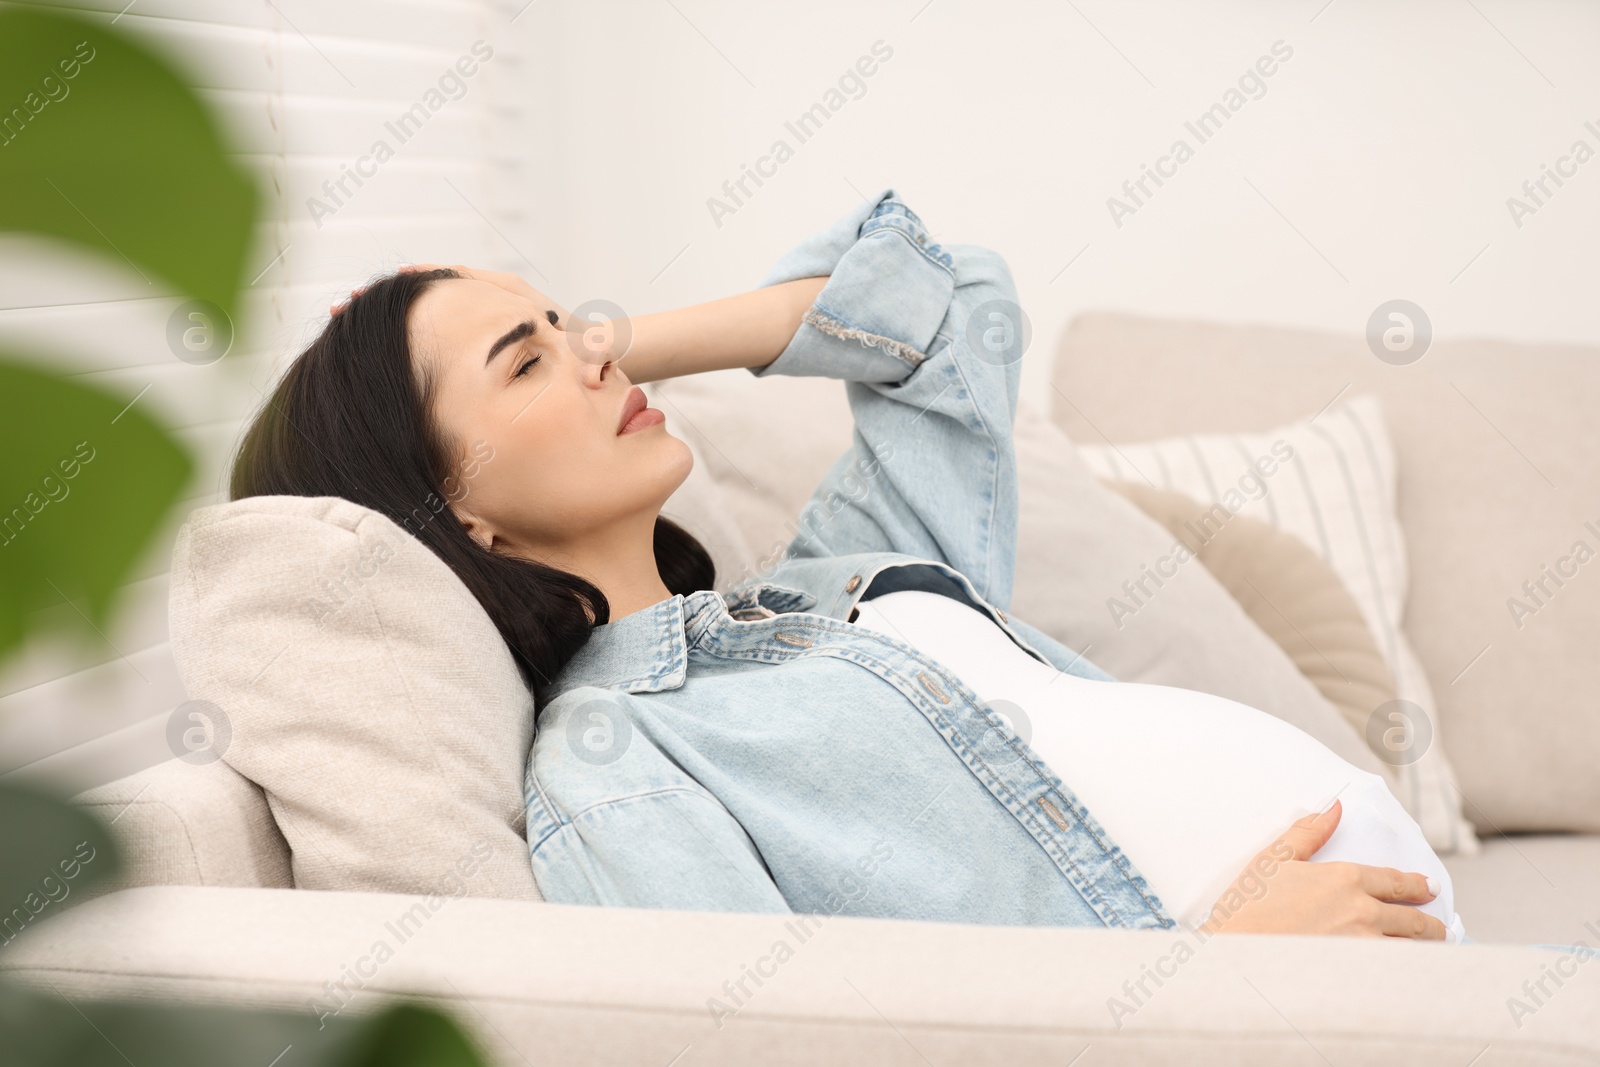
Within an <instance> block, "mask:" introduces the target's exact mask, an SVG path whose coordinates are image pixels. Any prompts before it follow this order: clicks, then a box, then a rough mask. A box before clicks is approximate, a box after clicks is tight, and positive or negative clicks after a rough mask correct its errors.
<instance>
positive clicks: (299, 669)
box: [169, 496, 539, 900]
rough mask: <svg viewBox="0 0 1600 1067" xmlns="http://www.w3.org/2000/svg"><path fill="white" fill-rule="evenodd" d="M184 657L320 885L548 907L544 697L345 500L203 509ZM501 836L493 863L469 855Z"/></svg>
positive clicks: (299, 877)
mask: <svg viewBox="0 0 1600 1067" xmlns="http://www.w3.org/2000/svg"><path fill="white" fill-rule="evenodd" d="M169 613H170V625H171V631H172V652H173V656H174V657H175V658H176V660H177V663H178V669H179V671H180V673H181V675H182V678H183V683H184V687H185V689H186V690H187V692H188V695H189V697H190V698H191V699H192V700H197V701H206V702H209V703H210V704H211V705H213V711H212V712H211V714H212V715H213V717H215V718H216V719H217V720H218V721H219V722H221V723H223V724H225V732H219V734H218V735H217V736H218V740H217V743H216V747H215V751H216V752H217V754H218V755H219V756H220V758H221V759H223V760H225V761H226V762H227V763H228V764H229V766H231V767H233V768H234V769H235V770H237V771H238V772H239V773H240V774H242V775H244V776H245V777H246V778H248V779H250V780H251V781H253V782H255V783H257V784H258V785H260V786H261V787H262V789H264V790H265V792H266V797H267V802H268V804H269V805H270V806H271V809H272V814H273V817H274V819H275V821H276V822H277V824H278V827H279V828H280V830H281V831H282V833H283V836H284V837H285V838H286V839H287V840H288V842H289V845H290V847H291V850H292V854H293V862H292V867H293V872H294V884H295V885H296V886H299V887H301V888H306V889H372V890H386V891H390V892H407V893H420V892H433V891H436V890H437V889H438V888H439V887H440V885H441V884H442V883H444V882H447V881H450V880H452V879H454V878H455V877H459V876H460V875H459V873H458V864H462V865H465V866H470V867H472V871H473V875H472V877H471V878H470V879H469V882H468V884H469V886H470V887H471V891H472V892H474V893H477V894H480V895H483V896H498V897H511V898H514V899H519V900H537V899H539V897H538V889H537V888H536V887H535V885H534V881H533V870H532V866H531V865H530V863H529V862H528V855H527V847H526V844H525V842H524V840H523V836H522V830H523V825H524V824H523V814H522V772H523V766H524V761H525V760H526V758H527V754H528V750H529V747H530V745H531V742H532V734H533V697H532V694H531V693H529V691H528V689H527V687H526V686H525V685H524V684H523V682H522V678H521V676H520V674H519V673H518V671H517V668H516V665H515V664H514V663H513V662H512V658H511V652H510V649H509V648H508V647H507V646H506V644H505V642H504V641H503V640H502V639H501V637H500V634H499V632H498V631H497V630H496V629H495V627H494V624H493V623H492V622H491V621H490V620H489V617H488V615H486V614H485V613H484V611H483V609H482V608H480V607H479V606H478V603H477V601H476V600H475V599H474V598H473V597H472V595H471V594H470V593H469V592H468V591H467V589H466V587H465V586H464V585H462V584H461V582H460V581H459V580H458V579H457V578H456V576H455V575H454V574H453V573H452V572H451V571H450V569H449V568H448V567H446V566H445V565H444V563H443V562H442V561H440V560H439V559H438V557H436V556H434V555H433V553H432V552H430V551H429V550H428V549H427V548H426V547H424V546H423V545H422V543H421V542H420V541H417V540H416V539H415V538H413V537H412V536H411V535H409V534H408V533H406V532H405V531H404V530H402V529H401V528H400V527H399V526H397V525H395V524H394V523H393V522H390V521H389V520H388V519H387V518H385V517H384V516H382V515H380V514H378V513H377V512H375V511H372V510H370V509H368V508H364V507H360V506H358V505H356V504H352V503H350V502H349V501H347V500H342V499H339V498H336V497H293V496H264V497H251V498H246V499H244V500H238V501H234V502H231V503H227V504H220V505H216V506H213V507H206V508H201V509H199V510H197V511H195V512H194V513H193V514H191V515H190V517H189V520H188V521H187V522H186V523H185V524H184V526H183V527H182V529H181V530H180V531H179V533H178V538H177V543H176V546H175V548H174V550H173V565H172V587H171V594H170V612H169ZM480 838H482V839H485V840H487V841H488V842H489V844H490V852H491V854H490V855H489V857H488V858H487V859H486V860H484V861H483V862H481V863H474V862H473V861H474V857H473V856H472V855H471V853H470V851H469V848H470V845H471V843H472V842H474V841H476V840H478V839H480Z"/></svg>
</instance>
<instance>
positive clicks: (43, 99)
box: [0, 8, 482, 1067]
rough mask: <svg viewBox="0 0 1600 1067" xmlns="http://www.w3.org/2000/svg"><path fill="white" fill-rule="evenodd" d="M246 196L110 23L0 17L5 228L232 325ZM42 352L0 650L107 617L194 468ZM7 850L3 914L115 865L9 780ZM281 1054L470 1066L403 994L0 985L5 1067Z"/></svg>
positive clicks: (9, 359)
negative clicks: (315, 1009)
mask: <svg viewBox="0 0 1600 1067" xmlns="http://www.w3.org/2000/svg"><path fill="white" fill-rule="evenodd" d="M259 200H260V196H259V193H258V191H257V189H256V186H255V183H254V181H253V180H252V178H251V177H250V175H249V174H248V173H246V172H245V171H243V170H241V169H240V168H239V167H238V166H237V165H236V164H235V163H234V162H233V161H232V160H231V159H230V157H229V156H228V154H227V151H226V145H225V143H224V139H223V137H222V134H221V131H220V130H219V129H218V126H217V124H216V123H215V121H214V120H213V119H212V117H211V116H210V115H209V114H208V113H207V111H206V109H205V107H204V106H203V105H202V102H201V101H200V99H199V98H198V97H197V96H196V95H195V93H194V92H193V91H192V90H191V89H190V88H189V87H188V86H187V85H186V84H185V83H184V81H183V80H182V78H181V77H179V76H178V75H177V74H176V73H175V72H174V71H173V70H172V69H171V68H170V67H169V66H168V64H167V63H166V61H164V60H163V59H161V58H160V57H158V56H157V55H155V54H154V53H152V52H151V51H149V50H148V49H146V48H145V47H143V46H142V45H140V44H139V43H138V42H137V41H136V40H135V39H133V38H132V37H130V36H128V35H126V34H124V33H122V32H120V31H118V30H117V29H116V28H115V27H114V26H112V25H109V24H107V23H106V22H105V21H104V20H96V21H90V20H88V19H85V18H80V17H77V16H74V15H71V14H67V13H63V12H57V11H49V10H42V9H32V10H30V9H18V8H8V9H6V10H3V11H0V232H4V231H12V232H18V233H28V234H32V235H35V236H41V237H46V238H51V239H55V240H59V241H64V242H68V243H70V244H72V245H75V246H77V247H78V248H79V249H81V250H86V251H88V252H90V253H95V254H99V255H103V256H106V257H109V258H111V259H113V260H115V261H119V262H124V263H126V264H127V265H128V266H129V267H131V268H132V269H133V270H134V271H136V272H138V273H139V274H140V275H142V276H143V277H145V278H147V279H148V280H150V281H151V282H152V284H155V283H160V284H162V285H163V286H165V287H167V288H168V289H169V290H173V291H176V292H179V293H182V294H186V295H187V296H189V297H191V298H193V299H195V300H199V301H204V302H205V304H206V305H207V307H208V308H209V310H210V312H211V314H213V315H214V316H216V317H217V318H219V319H220V320H222V321H223V322H224V323H226V325H227V326H228V328H229V329H230V330H231V328H232V322H233V320H234V318H236V317H237V316H238V315H239V314H240V304H239V299H240V290H241V280H242V278H243V273H244V265H245V262H246V257H247V255H248V254H249V251H250V246H251V240H252V236H253V228H254V225H255V221H256V215H257V211H258V207H259ZM51 355H52V354H51V353H47V352H46V353H38V352H29V353H23V352H9V351H4V350H0V455H4V457H5V459H4V464H3V466H0V662H3V661H4V659H5V658H6V657H7V656H8V655H10V654H11V653H13V652H14V651H15V650H16V649H17V648H18V647H19V646H21V645H22V643H23V642H24V641H26V640H27V639H28V638H29V637H30V636H31V632H32V631H33V630H36V629H38V627H39V626H40V623H39V621H38V620H40V619H41V618H42V617H43V616H41V614H40V609H42V608H44V607H46V606H49V605H52V604H59V603H60V601H61V600H62V599H63V598H67V599H68V600H70V601H71V602H72V603H73V604H74V606H76V605H77V604H78V603H79V602H80V601H81V602H82V604H83V605H84V608H83V610H82V611H81V613H79V612H74V613H73V614H72V616H71V617H72V618H74V619H77V618H80V617H81V623H82V625H80V626H79V628H78V633H79V635H80V636H81V635H86V634H88V633H90V632H91V631H92V630H98V629H99V628H103V627H104V625H105V624H106V623H107V622H108V620H109V619H110V617H111V616H112V614H113V612H114V610H115V607H116V605H115V595H116V592H117V590H118V588H119V587H120V585H121V584H122V582H123V580H124V578H125V577H126V575H127V574H128V571H129V568H130V567H131V566H132V565H133V564H134V562H135V561H136V560H137V558H138V556H139V554H140V553H141V552H142V551H144V550H145V549H146V547H147V546H148V544H149V543H150V541H151V539H152V537H153V536H154V534H155V532H156V530H157V529H158V528H159V526H160V524H161V522H162V520H163V519H164V518H165V517H166V516H167V514H168V513H169V512H170V511H171V509H172V508H173V506H174V504H175V503H176V502H177V501H178V500H179V498H180V494H181V493H182V491H183V489H184V488H185V485H186V484H187V482H188V481H189V479H190V477H191V476H192V473H193V470H194V463H193V461H192V460H191V459H190V457H189V456H188V455H187V454H186V453H185V451H184V449H183V448H182V447H181V445H180V444H179V443H178V442H177V441H176V440H175V439H174V437H173V436H172V434H171V433H169V432H168V431H167V430H166V429H165V428H164V427H163V426H161V425H160V424H159V423H158V422H157V421H156V420H155V419H153V418H151V417H150V416H148V415H147V414H145V413H144V412H143V411H142V410H140V409H139V408H138V406H137V405H135V404H132V399H133V398H130V397H126V396H120V395H116V394H114V393H111V392H108V391H106V390H103V389H99V388H95V387H92V386H90V385H86V384H84V383H83V382H81V381H78V380H74V379H72V378H68V377H64V376H62V375H61V374H60V373H58V372H57V368H56V367H55V366H54V365H53V360H52V358H51ZM68 482H70V490H69V491H66V492H59V495H58V491H59V490H60V488H61V487H62V486H64V485H65V484H66V483H68ZM0 846H3V850H4V862H3V864H0V920H4V919H5V918H7V917H12V918H13V920H14V921H13V925H14V926H16V925H20V926H23V927H26V926H28V925H31V924H32V922H33V916H34V915H36V914H40V913H42V912H43V911H44V909H45V907H46V904H45V903H44V902H45V901H47V900H48V898H49V897H50V896H51V894H52V890H51V889H50V886H51V885H56V886H59V885H60V883H61V882H62V880H63V879H69V880H71V882H72V891H73V892H77V893H83V892H84V891H85V890H89V891H91V892H92V890H93V888H94V886H95V885H96V884H100V885H104V884H106V883H107V880H108V879H110V878H111V877H113V876H114V875H115V873H116V870H117V866H118V861H117V858H116V849H115V846H114V844H113V841H112V839H111V836H110V834H109V832H108V831H107V829H106V827H104V826H102V825H100V824H99V823H98V822H97V821H96V820H95V819H93V818H92V817H90V816H89V815H88V814H86V813H85V812H84V811H82V810H81V809H78V808H74V807H71V806H69V805H68V804H67V803H65V800H64V798H61V797H57V796H52V795H49V794H48V793H45V792H41V791H35V790H27V789H21V788H18V787H15V786H4V787H0ZM86 856H87V857H89V858H88V859H85V857H86ZM69 870H70V873H68V872H69ZM19 909H20V910H19ZM39 921H41V922H42V921H44V917H41V919H40V920H39ZM0 936H3V937H4V939H5V940H6V941H9V940H10V936H11V935H10V933H9V932H8V933H7V934H5V935H0ZM19 936H25V931H24V934H23V935H19ZM3 951H4V947H3V946H0V952H3ZM289 1046H292V1047H293V1048H295V1049H296V1055H295V1057H294V1059H293V1062H294V1063H297V1064H306V1063H313V1064H327V1065H333V1064H339V1065H363V1067H364V1065H367V1064H373V1065H377V1064H386V1065H387V1064H398V1065H406V1064H419V1065H420V1064H439V1065H458V1064H459V1065H462V1067H468V1065H475V1064H479V1063H481V1062H482V1061H481V1060H480V1058H479V1056H478V1054H477V1053H476V1052H475V1051H474V1050H473V1049H472V1047H471V1046H470V1045H469V1044H468V1042H467V1040H466V1038H465V1036H464V1035H463V1034H462V1033H461V1031H460V1030H459V1029H458V1028H457V1027H456V1026H455V1025H454V1024H453V1023H452V1022H450V1021H449V1020H448V1019H447V1018H446V1017H445V1016H443V1015H440V1014H438V1013H437V1012H434V1011H432V1010H428V1009H423V1008H418V1007H412V1006H402V1007H397V1008H392V1009H390V1010H389V1011H387V1012H384V1013H382V1014H379V1015H375V1016H370V1017H367V1018H348V1019H347V1018H334V1019H330V1020H328V1021H327V1024H326V1027H325V1028H321V1023H320V1021H319V1020H318V1019H317V1018H316V1017H315V1016H314V1015H313V1014H312V1013H310V1012H309V1011H306V1012H299V1013H288V1012H262V1011H246V1010H236V1009H224V1008H216V1007H195V1006H182V1005H175V1004H164V1005H155V1004H151V1003H148V1002H142V1001H141V1002H111V1001H99V1002H78V1001H68V1000H67V998H66V997H65V996H64V995H62V994H60V993H59V992H50V993H46V992H43V991H41V990H37V989H32V988H25V987H23V986H20V985H17V984H15V983H9V982H8V983H4V984H0V1048H3V1049H4V1050H5V1054H6V1062H7V1063H16V1064H27V1065H30V1067H31V1065H37V1067H44V1065H52V1067H53V1065H58V1064H59V1065H66V1064H71V1065H74V1067H78V1065H89V1064H100V1063H105V1064H113V1063H115V1064H123V1063H127V1062H129V1060H130V1059H131V1061H132V1062H134V1063H164V1064H180V1065H182V1064H202V1063H206V1064H209V1063H219V1062H231V1063H262V1064H265V1063H269V1062H272V1061H274V1060H275V1059H276V1058H277V1057H278V1056H279V1055H280V1054H281V1053H282V1052H283V1051H284V1050H285V1049H286V1047H289Z"/></svg>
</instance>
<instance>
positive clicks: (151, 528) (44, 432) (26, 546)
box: [0, 149, 193, 658]
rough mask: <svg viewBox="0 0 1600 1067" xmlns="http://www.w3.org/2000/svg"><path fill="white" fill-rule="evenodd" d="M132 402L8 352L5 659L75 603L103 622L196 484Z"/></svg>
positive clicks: (183, 458)
mask: <svg viewBox="0 0 1600 1067" xmlns="http://www.w3.org/2000/svg"><path fill="white" fill-rule="evenodd" d="M3 151H4V149H0V152H3ZM129 399H130V398H128V397H124V396H119V395H116V394H113V393H109V392H106V391H104V390H101V389H97V388H92V387H90V386H87V385H84V384H82V383H80V382H75V381H71V380H67V379H62V378H59V377H55V376H52V375H48V374H45V373H43V372H42V371H39V370H36V369H33V368H31V367H27V366H19V365H16V364H15V363H14V362H13V361H12V359H11V358H10V357H9V355H8V354H7V353H5V352H0V455H3V456H4V457H5V462H4V463H3V464H0V658H3V657H4V656H5V654H6V653H7V652H8V651H10V650H11V649H12V648H14V647H15V646H16V645H17V644H19V643H20V642H21V640H22V639H23V636H24V632H23V631H24V627H25V625H26V624H27V621H28V620H27V617H26V616H27V613H28V612H30V611H36V610H38V609H39V608H41V607H44V606H46V605H48V604H52V603H54V604H59V603H61V601H62V600H63V598H65V599H67V600H68V601H70V602H71V603H72V604H73V606H74V608H75V611H74V617H77V613H78V612H79V611H81V612H82V613H83V615H84V616H86V617H87V618H88V619H89V620H90V621H91V622H92V623H93V625H94V626H96V627H103V625H104V624H105V622H106V618H107V616H108V614H109V609H110V607H111V603H112V600H113V598H114V596H115V594H116V592H117V589H118V586H119V585H120V583H121V582H122V580H123V577H124V576H125V575H126V574H127V572H128V569H129V568H130V567H131V566H132V565H133V564H134V562H135V561H136V560H137V559H138V557H139V554H140V553H141V552H142V551H143V550H144V547H145V545H146V543H147V542H148V541H149V539H150V537H151V536H152V535H153V534H154V532H155V530H156V528H157V527H158V525H159V524H160V522H161V520H162V518H163V517H164V516H165V515H166V513H167V510H168V508H170V507H171V506H172V505H173V504H174V503H175V502H176V501H177V500H178V495H179V493H180V491H181V490H182V489H183V487H184V485H185V484H186V483H187V482H188V480H189V477H190V475H191V473H192V470H193V463H192V462H191V461H190V459H189V457H188V455H187V454H186V453H185V452H184V451H183V449H181V448H180V447H179V446H178V445H177V444H176V443H175V442H174V441H173V440H172V438H171V437H169V436H168V434H167V432H166V431H165V430H163V429H162V428H161V427H160V426H159V425H157V424H156V423H155V422H153V421H152V420H151V419H150V418H149V417H148V416H146V415H145V414H144V413H143V412H142V411H141V410H140V408H139V406H138V404H137V403H134V404H132V405H131V406H130V403H129ZM80 600H81V601H82V602H83V603H82V604H81V605H80V604H79V601H80Z"/></svg>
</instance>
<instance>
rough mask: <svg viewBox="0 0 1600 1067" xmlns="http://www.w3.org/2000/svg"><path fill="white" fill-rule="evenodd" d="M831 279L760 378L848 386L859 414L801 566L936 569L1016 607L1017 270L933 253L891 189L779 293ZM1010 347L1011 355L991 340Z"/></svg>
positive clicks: (813, 242)
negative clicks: (896, 558) (872, 560)
mask: <svg viewBox="0 0 1600 1067" xmlns="http://www.w3.org/2000/svg"><path fill="white" fill-rule="evenodd" d="M823 273H826V274H828V275H829V279H828V282H827V284H826V285H825V286H824V287H823V289H822V291H821V292H820V293H819V294H818V296H817V298H816V301H815V302H814V303H813V304H812V306H811V308H810V309H808V310H807V312H806V314H805V316H804V319H803V321H802V324H801V326H800V328H799V329H798V330H797V331H796V333H795V336H794V338H793V339H792V340H791V341H790V343H789V345H788V346H787V347H786V348H785V349H784V351H783V352H782V353H781V354H780V355H779V356H778V358H777V359H775V360H774V361H773V362H772V363H770V364H768V365H767V366H765V367H761V368H752V373H754V374H756V375H757V376H758V377H764V376H766V375H769V374H786V375H797V376H825V377H831V378H839V379H842V380H843V381H844V382H845V383H846V384H845V391H846V395H847V396H848V398H849V402H850V408H851V412H852V414H853V415H854V419H855V426H854V429H853V432H852V440H851V445H850V447H849V449H847V450H846V452H845V454H844V455H842V456H841V457H840V458H839V459H838V461H837V462H836V463H835V464H834V465H833V467H832V468H830V469H829V471H828V473H827V474H826V475H825V476H824V478H823V480H822V482H821V483H820V484H819V485H818V486H817V489H816V491H815V492H814V493H813V495H812V498H811V501H810V502H809V503H808V505H807V507H806V510H805V512H803V513H802V516H801V524H800V526H801V528H800V531H799V533H797V534H796V535H795V537H794V539H793V540H792V541H791V543H790V545H789V547H788V550H787V552H788V556H789V557H790V558H797V557H815V556H838V555H847V554H851V553H857V552H873V551H893V552H902V553H906V554H910V555H915V556H919V557H922V558H925V559H933V560H938V561H940V562H943V563H947V564H948V565H950V566H952V567H954V568H955V569H957V570H959V571H961V572H962V573H963V574H965V575H966V576H967V577H968V578H969V579H970V580H971V581H972V583H973V584H974V585H975V586H976V587H977V589H978V592H979V593H980V594H981V595H982V596H984V597H985V598H986V599H987V600H989V601H990V602H991V603H994V604H996V605H998V606H1001V607H1005V606H1008V605H1009V603H1010V600H1011V591H1012V583H1013V576H1014V571H1015V567H1016V528H1017V471H1016V454H1015V449H1014V446H1013V442H1012V426H1013V424H1014V422H1015V419H1016V410H1017V393H1018V385H1019V381H1020V377H1021V366H1020V356H1021V347H1022V345H1021V341H1020V338H1017V337H1015V336H1014V334H1015V328H1016V326H1017V325H1018V321H1017V317H1018V315H1019V310H1020V309H1018V308H1017V301H1016V288H1015V285H1014V284H1013V282H1012V280H1011V274H1010V271H1009V270H1008V268H1007V267H1006V264H1005V261H1004V260H1003V259H1002V258H1001V257H1000V256H999V255H998V254H997V253H995V252H993V251H991V250H989V249H986V248H980V247H977V246H972V245H958V246H940V245H938V244H936V243H934V242H933V241H932V240H931V239H930V238H929V236H928V234H927V231H926V228H925V227H924V226H923V223H922V220H921V219H920V218H919V217H918V216H917V215H916V214H915V213H914V212H912V211H911V210H910V209H909V208H908V207H906V205H905V204H904V203H902V202H901V201H900V200H899V198H898V197H897V196H896V195H895V194H894V191H893V190H884V192H883V193H882V194H880V196H879V198H878V199H877V200H876V201H873V202H870V203H869V204H867V205H865V206H863V207H862V208H859V209H857V210H856V211H854V212H852V213H851V214H850V215H848V216H846V217H845V218H844V219H841V220H840V221H839V222H838V223H836V224H835V225H834V226H832V227H830V228H829V229H828V230H825V231H823V232H822V233H819V234H817V235H815V236H814V237H812V238H809V239H808V240H806V241H805V242H802V243H801V244H800V245H799V246H798V247H796V248H795V249H794V250H793V251H791V252H790V253H789V254H788V255H786V256H785V257H784V258H783V259H782V260H780V261H779V262H778V264H777V266H776V267H775V268H774V269H773V271H772V272H771V273H770V274H769V276H768V279H767V282H766V284H775V283H777V282H782V281H787V280H790V279H792V278H800V277H810V276H817V275H820V274H823ZM1008 329H1009V330H1011V331H1012V333H1011V335H1007V334H1006V332H1005V331H1007V330H1008ZM996 331H999V332H998V333H997V332H996ZM996 337H999V338H1000V339H1001V343H1000V344H998V345H994V344H984V343H982V342H984V341H989V340H992V339H994V338H996ZM975 339H976V341H977V342H978V343H976V345H975Z"/></svg>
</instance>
